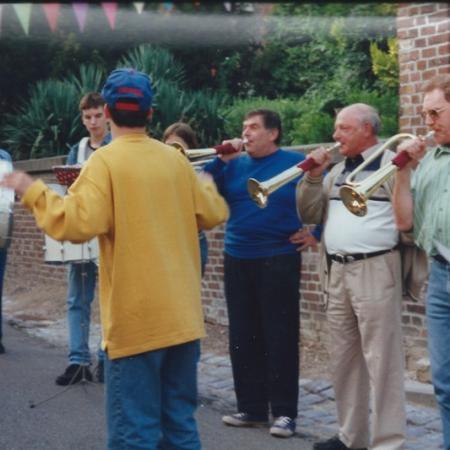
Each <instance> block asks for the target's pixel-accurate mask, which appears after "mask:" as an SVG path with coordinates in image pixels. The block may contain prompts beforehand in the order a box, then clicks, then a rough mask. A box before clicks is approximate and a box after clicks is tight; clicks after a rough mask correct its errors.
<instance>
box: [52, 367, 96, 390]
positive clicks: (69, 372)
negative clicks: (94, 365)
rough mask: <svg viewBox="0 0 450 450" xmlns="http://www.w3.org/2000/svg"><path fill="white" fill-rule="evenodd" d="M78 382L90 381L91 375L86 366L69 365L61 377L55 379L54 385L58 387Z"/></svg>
mask: <svg viewBox="0 0 450 450" xmlns="http://www.w3.org/2000/svg"><path fill="white" fill-rule="evenodd" d="M80 381H92V373H91V371H90V370H89V367H88V366H80V365H79V364H70V366H68V367H67V368H66V370H65V371H64V373H63V374H62V375H60V376H59V377H56V380H55V383H56V384H58V385H59V386H67V385H68V384H75V383H79V382H80Z"/></svg>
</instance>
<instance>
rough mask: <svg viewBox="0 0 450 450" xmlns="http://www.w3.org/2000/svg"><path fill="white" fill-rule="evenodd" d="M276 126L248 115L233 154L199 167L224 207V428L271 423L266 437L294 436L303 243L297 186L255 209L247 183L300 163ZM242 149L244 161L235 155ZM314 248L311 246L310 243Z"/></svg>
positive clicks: (265, 116) (257, 114) (274, 119)
mask: <svg viewBox="0 0 450 450" xmlns="http://www.w3.org/2000/svg"><path fill="white" fill-rule="evenodd" d="M281 133H282V129H281V120H280V117H279V116H278V114H277V113H276V112H274V111H270V110H265V109H259V110H255V111H251V112H249V113H248V114H247V115H246V117H245V119H244V123H243V131H242V138H243V140H241V139H233V140H231V141H228V142H230V143H231V144H232V145H233V146H234V147H235V148H236V149H237V150H239V152H238V153H235V154H232V155H226V156H219V157H217V158H215V159H214V160H213V161H212V162H211V163H209V164H207V165H206V166H205V171H206V172H209V173H210V174H211V175H212V176H213V177H214V180H215V182H216V184H217V187H218V189H219V191H220V193H221V194H222V195H223V196H224V198H225V199H226V200H227V202H228V206H229V208H230V218H229V220H228V223H227V226H226V232H225V256H224V279H225V297H226V301H227V309H228V318H229V340H230V341H229V346H230V357H231V363H232V368H233V377H234V386H235V391H236V397H237V406H238V412H237V413H235V414H230V415H226V416H224V417H223V419H222V420H223V422H224V423H225V424H226V425H230V426H237V427H245V426H257V425H260V424H264V423H266V422H267V421H268V418H269V411H270V412H271V413H272V416H273V419H274V421H273V423H272V426H271V428H270V433H271V435H273V436H277V437H290V436H292V435H293V434H294V433H295V426H296V424H295V419H296V417H297V401H298V376H299V352H298V343H299V296H300V295H299V282H300V266H301V254H300V250H303V249H304V248H306V247H307V246H308V245H309V243H310V242H311V236H310V235H308V233H305V232H304V231H303V230H302V224H301V222H300V220H299V218H298V216H297V210H296V206H295V187H296V184H297V180H294V181H291V182H290V183H288V184H286V185H285V186H283V187H282V188H280V189H278V190H277V191H276V192H274V193H272V194H271V196H270V201H269V204H268V206H267V208H265V209H260V208H258V206H257V205H256V204H255V203H254V202H253V201H252V200H251V198H250V196H249V194H248V192H247V180H248V179H249V178H256V179H258V180H262V181H264V180H267V179H269V178H271V177H273V176H275V175H278V174H279V173H280V172H282V171H284V170H285V169H287V168H290V167H292V166H294V165H296V164H298V163H299V162H301V161H302V160H303V159H304V156H303V155H302V154H300V153H295V152H291V151H286V150H282V149H280V148H279V146H278V145H279V143H280V141H281ZM243 142H245V149H246V152H245V153H241V150H242V149H243ZM313 240H314V239H313Z"/></svg>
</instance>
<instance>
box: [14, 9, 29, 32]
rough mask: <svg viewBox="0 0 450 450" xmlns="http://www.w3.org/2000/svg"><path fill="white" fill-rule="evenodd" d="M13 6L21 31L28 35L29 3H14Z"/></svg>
mask: <svg viewBox="0 0 450 450" xmlns="http://www.w3.org/2000/svg"><path fill="white" fill-rule="evenodd" d="M13 6H14V9H15V11H16V14H17V17H18V19H19V22H20V24H21V25H22V28H23V31H25V34H26V35H28V31H29V29H30V16H31V3H14V4H13Z"/></svg>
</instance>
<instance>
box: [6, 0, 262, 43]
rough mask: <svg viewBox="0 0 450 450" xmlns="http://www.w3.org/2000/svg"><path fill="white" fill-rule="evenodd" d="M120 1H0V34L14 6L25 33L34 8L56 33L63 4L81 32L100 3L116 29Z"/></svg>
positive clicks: (140, 6) (168, 5)
mask: <svg viewBox="0 0 450 450" xmlns="http://www.w3.org/2000/svg"><path fill="white" fill-rule="evenodd" d="M192 2H193V4H194V5H195V6H196V7H199V6H200V2H199V1H198V0H192ZM119 4H120V3H119V2H101V3H100V4H98V3H90V2H72V3H64V2H61V3H57V2H55V3H0V34H1V31H2V28H1V25H2V16H3V17H4V13H5V8H7V7H8V8H9V7H11V8H14V11H15V13H16V15H17V18H18V20H19V23H20V25H21V27H22V29H23V31H24V33H25V35H27V36H28V34H29V31H30V20H31V13H32V8H41V7H42V9H43V11H44V15H45V18H46V19H47V23H48V27H49V28H50V31H51V32H52V33H54V32H55V31H56V30H57V29H58V21H59V19H60V17H61V13H62V8H63V6H64V7H66V6H68V5H69V8H70V7H71V9H72V10H73V13H74V16H75V20H76V23H77V25H78V29H79V31H80V32H81V33H83V32H84V30H85V27H86V22H87V18H88V14H89V11H92V9H93V8H98V6H99V5H100V6H101V8H102V10H103V12H104V14H105V16H106V19H107V22H108V24H109V26H110V28H111V30H114V29H115V27H116V19H117V14H118V11H119ZM132 4H133V6H134V8H135V10H136V12H137V14H139V15H140V14H142V13H143V12H144V9H145V6H146V4H147V3H146V2H133V3H132ZM222 5H223V9H224V11H225V12H228V13H233V12H236V11H244V12H247V13H252V12H254V11H255V9H254V6H253V3H248V2H223V3H222ZM176 10H177V5H176V2H161V3H159V4H158V11H159V12H161V13H163V14H165V15H170V14H172V13H173V12H175V11H176ZM263 14H264V13H263Z"/></svg>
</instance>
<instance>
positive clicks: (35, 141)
mask: <svg viewBox="0 0 450 450" xmlns="http://www.w3.org/2000/svg"><path fill="white" fill-rule="evenodd" d="M78 101H79V93H78V91H77V89H76V88H75V86H74V85H73V84H69V83H65V82H63V81H58V80H47V81H41V82H38V83H36V85H35V86H34V87H33V88H31V89H30V95H29V99H28V100H27V101H26V102H24V103H23V105H22V106H21V107H20V108H19V109H18V111H17V113H15V114H8V115H7V117H6V120H5V122H6V124H5V125H4V126H3V128H2V137H3V142H5V144H6V145H7V147H8V149H9V150H10V151H11V153H12V155H13V158H14V159H28V158H40V157H44V156H53V155H61V154H66V153H67V152H68V144H67V143H68V142H75V141H76V140H77V139H79V137H78V136H80V135H81V132H82V125H81V122H80V118H79V112H78Z"/></svg>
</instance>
